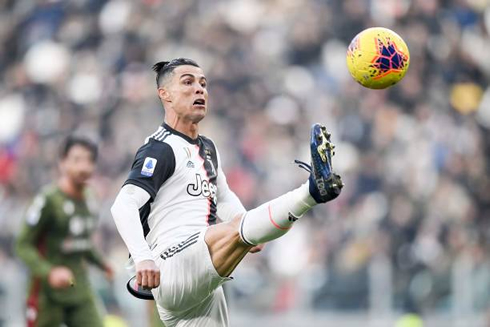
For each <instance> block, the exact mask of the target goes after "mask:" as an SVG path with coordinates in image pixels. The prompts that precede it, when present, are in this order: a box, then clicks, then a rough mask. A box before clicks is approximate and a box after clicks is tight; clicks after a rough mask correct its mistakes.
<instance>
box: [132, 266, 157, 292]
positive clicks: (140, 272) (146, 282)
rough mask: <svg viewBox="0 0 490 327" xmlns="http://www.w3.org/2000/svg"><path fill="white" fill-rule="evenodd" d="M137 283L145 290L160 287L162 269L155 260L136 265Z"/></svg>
mask: <svg viewBox="0 0 490 327" xmlns="http://www.w3.org/2000/svg"><path fill="white" fill-rule="evenodd" d="M136 281H137V283H138V285H140V286H142V287H145V288H155V287H158V286H160V268H158V266H157V265H156V264H155V261H153V260H143V261H141V262H138V263H137V264H136Z"/></svg>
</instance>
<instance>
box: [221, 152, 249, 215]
mask: <svg viewBox="0 0 490 327" xmlns="http://www.w3.org/2000/svg"><path fill="white" fill-rule="evenodd" d="M216 156H217V159H218V169H217V173H218V176H217V178H216V186H217V189H218V194H217V198H218V199H217V200H218V217H219V218H220V219H221V221H224V222H226V221H230V220H232V219H233V218H235V217H237V216H239V215H242V214H244V213H245V212H247V210H246V209H245V207H244V206H243V204H242V202H241V201H240V199H239V198H238V196H237V195H236V194H235V192H233V191H232V190H231V189H230V187H229V186H228V182H227V181H226V176H225V173H224V172H223V169H222V168H221V158H220V155H219V152H218V149H216Z"/></svg>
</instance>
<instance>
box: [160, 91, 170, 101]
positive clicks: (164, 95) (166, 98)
mask: <svg viewBox="0 0 490 327" xmlns="http://www.w3.org/2000/svg"><path fill="white" fill-rule="evenodd" d="M158 97H159V98H160V99H162V100H163V101H167V102H169V101H170V93H169V92H168V90H167V89H166V88H163V87H159V88H158Z"/></svg>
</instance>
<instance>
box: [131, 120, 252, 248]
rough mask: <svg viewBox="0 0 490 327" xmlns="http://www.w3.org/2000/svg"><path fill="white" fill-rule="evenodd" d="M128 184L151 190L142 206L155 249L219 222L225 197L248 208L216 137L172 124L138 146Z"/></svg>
mask: <svg viewBox="0 0 490 327" xmlns="http://www.w3.org/2000/svg"><path fill="white" fill-rule="evenodd" d="M126 184H134V185H136V186H138V187H141V188H143V189H144V190H145V191H146V192H148V194H150V199H149V200H148V202H147V203H146V204H145V205H143V206H142V207H141V208H140V210H139V211H140V220H141V223H142V225H143V232H144V236H145V238H146V241H147V242H148V244H149V246H150V249H152V250H153V251H159V252H161V251H163V250H164V249H166V248H168V247H170V246H172V245H175V244H176V243H178V242H179V241H181V240H183V239H186V238H187V237H188V236H190V235H192V234H194V233H196V232H198V231H200V230H202V229H203V228H205V227H206V226H209V225H212V224H215V223H216V219H217V214H218V213H217V208H218V202H219V201H220V200H221V201H230V199H232V201H231V202H233V205H234V206H235V207H238V208H237V210H235V211H236V212H245V209H244V208H243V205H242V204H241V203H240V201H239V200H238V198H237V197H236V195H235V194H234V193H233V192H232V191H231V190H230V189H229V187H228V185H227V183H226V178H225V176H224V174H223V172H222V170H221V167H220V158H219V154H218V151H217V149H216V146H215V145H214V143H213V142H212V141H211V140H210V139H208V138H206V137H204V136H202V135H199V137H198V138H197V139H192V138H190V137H188V136H187V135H185V134H182V133H180V132H178V131H176V130H174V129H172V128H171V127H170V126H168V125H167V124H163V125H162V126H160V127H159V128H158V130H157V131H156V132H155V133H153V134H152V135H151V136H149V137H148V138H147V139H146V140H145V144H144V145H143V146H142V147H141V148H140V149H139V150H138V152H137V153H136V157H135V159H134V162H133V165H132V167H131V172H130V173H129V177H128V179H127V180H126V182H125V183H124V185H126ZM220 218H222V219H223V218H224V217H220ZM231 218H232V217H230V219H231ZM223 220H228V218H225V219H223Z"/></svg>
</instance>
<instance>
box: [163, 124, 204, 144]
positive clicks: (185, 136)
mask: <svg viewBox="0 0 490 327" xmlns="http://www.w3.org/2000/svg"><path fill="white" fill-rule="evenodd" d="M162 127H163V128H165V129H166V130H167V131H169V132H170V133H172V134H175V135H177V136H180V137H181V138H183V139H184V140H186V141H187V142H189V143H191V144H198V140H199V137H197V138H196V139H193V138H191V137H189V136H187V135H185V134H184V133H181V132H179V131H176V130H175V129H173V128H172V127H170V126H168V125H167V123H163V124H162Z"/></svg>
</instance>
